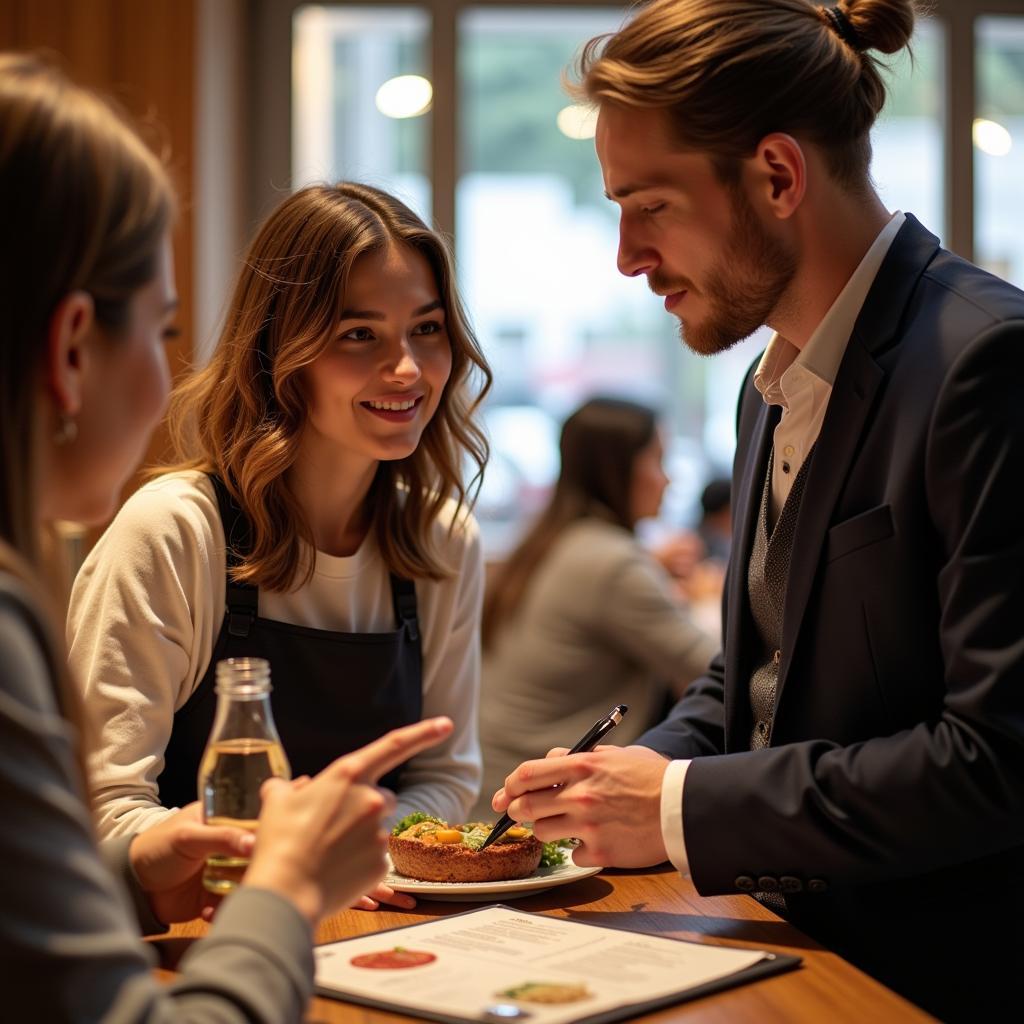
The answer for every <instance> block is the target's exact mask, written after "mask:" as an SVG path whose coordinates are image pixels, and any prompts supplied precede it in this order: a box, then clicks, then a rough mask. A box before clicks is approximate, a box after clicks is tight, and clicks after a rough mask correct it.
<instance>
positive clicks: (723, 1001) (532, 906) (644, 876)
mask: <svg viewBox="0 0 1024 1024" xmlns="http://www.w3.org/2000/svg"><path fill="white" fill-rule="evenodd" d="M514 905H515V906H516V907H519V908H521V909H523V910H529V911H533V912H537V913H544V914H551V915H552V916H554V917H565V918H569V919H570V920H573V921H582V922H583V923H584V924H601V925H612V926H614V927H616V928H622V929H625V930H628V931H637V932H647V933H649V934H653V935H666V936H672V937H674V938H680V939H690V940H693V941H697V942H709V943H718V944H726V945H735V946H749V947H754V948H758V949H770V950H774V951H777V952H784V953H795V954H796V955H798V956H800V957H802V958H803V964H802V966H800V967H798V968H797V969H796V970H793V971H789V972H787V973H785V974H781V975H778V976H776V977H770V978H767V979H765V980H763V981H758V982H754V983H752V984H749V985H742V986H740V987H738V988H734V989H730V990H728V991H726V992H720V993H717V994H715V995H712V996H707V997H705V998H702V999H697V1000H694V1001H692V1002H688V1003H680V1004H679V1005H677V1006H673V1007H670V1008H668V1009H666V1010H660V1011H659V1012H657V1013H653V1014H648V1015H646V1016H645V1017H643V1018H641V1019H642V1020H643V1021H644V1024H668V1022H670V1021H671V1022H673V1024H675V1022H676V1021H685V1022H699V1024H726V1022H728V1024H735V1022H737V1021H739V1022H746V1021H749V1022H752V1024H753V1022H756V1024H774V1022H779V1024H782V1022H785V1024H799V1022H806V1024H822V1022H826V1021H827V1022H829V1024H836V1022H842V1021H850V1022H853V1021H856V1022H858V1024H863V1022H864V1021H872V1022H876V1021H877V1022H885V1024H900V1022H904V1021H907V1022H909V1021H918V1022H920V1021H930V1020H932V1019H933V1018H931V1017H929V1016H928V1015H927V1014H925V1013H924V1012H922V1011H921V1010H918V1009H917V1008H916V1007H914V1006H913V1005H911V1004H910V1003H908V1002H906V1000H904V999H902V998H901V997H900V996H898V995H896V994H895V993H894V992H891V991H890V990H889V989H887V988H885V987H884V986H882V985H880V984H879V983H878V982H877V981H874V980H873V979H872V978H869V977H868V976H867V975H866V974H863V973H862V972H861V971H858V970H857V969H856V968H855V967H853V966H851V965H850V964H849V963H847V962H846V961H845V960H842V959H841V958H840V957H838V956H836V955H835V954H834V953H829V952H827V951H826V950H824V949H822V948H821V947H820V946H818V945H816V944H815V943H814V942H812V941H811V940H810V939H809V938H807V936H805V935H803V934H802V933H801V932H799V931H797V930H796V929H795V928H794V927H792V926H791V925H789V924H787V923H786V922H785V921H783V920H782V919H780V918H778V917H776V916H775V915H774V914H772V913H771V911H769V910H767V909H766V908H765V907H762V906H761V904H759V903H758V902H757V901H756V900H753V899H751V898H750V897H748V896H714V897H701V896H698V895H697V893H696V892H695V890H694V888H693V885H692V884H691V883H690V882H689V881H688V880H687V879H684V878H682V877H681V876H680V875H679V874H678V873H677V872H676V871H675V870H673V869H672V868H670V867H669V866H667V865H666V866H664V867H661V868H654V869H652V870H650V871H619V870H606V871H603V872H601V874H599V875H595V876H593V877H591V878H586V879H582V880H581V881H579V882H574V883H572V884H571V885H566V886H562V887H560V888H556V889H550V890H548V891H547V892H543V893H539V894H538V895H535V896H528V897H526V898H523V899H517V900H515V902H514ZM476 906H483V904H475V903H442V902H439V901H427V900H422V901H420V904H419V906H417V907H416V909H415V910H412V911H390V910H379V911H373V912H370V911H360V910H348V911H345V912H344V913H341V914H337V915H335V916H334V917H332V918H330V919H329V920H327V921H326V922H324V924H323V925H322V926H321V928H320V930H319V931H318V933H317V941H318V942H330V941H333V940H336V939H342V938H347V937H350V936H353V935H365V934H369V933H371V932H375V931H380V930H381V929H384V928H394V927H397V926H399V925H403V924H413V923H415V922H417V921H426V920H431V919H432V918H436V917H441V916H444V915H447V914H455V913H459V912H461V911H464V910H469V909H472V908H473V907H476ZM205 930H206V926H205V925H204V924H203V923H202V922H201V921H194V922H190V923H188V924H186V925H178V926H176V927H175V929H174V931H173V933H172V936H175V937H178V938H181V937H192V936H197V935H202V934H203V933H204V932H205ZM163 944H169V947H175V946H177V947H178V948H179V949H180V943H176V942H175V939H174V938H172V939H171V940H166V939H164V940H158V941H157V945H158V946H160V945H163ZM162 973H165V972H162ZM411 1019H412V1018H409V1017H405V1016H402V1015H399V1014H392V1013H385V1012H383V1011H380V1010H372V1009H367V1008H365V1007H361V1006H355V1005H351V1004H348V1003H342V1002H337V1001H334V1000H329V999H319V998H317V999H314V1000H313V1001H312V1003H311V1004H310V1008H309V1013H308V1017H307V1020H308V1021H310V1022H316V1024H399V1022H405V1024H408V1022H409V1021H410V1020H411Z"/></svg>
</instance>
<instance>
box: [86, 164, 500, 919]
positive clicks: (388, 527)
mask: <svg viewBox="0 0 1024 1024" xmlns="http://www.w3.org/2000/svg"><path fill="white" fill-rule="evenodd" d="M489 381H490V372H489V370H488V368H487V365H486V363H485V361H484V358H483V355H482V354H481V352H480V349H479V347H478V345H477V342H476V340H475V338H474V337H473V335H472V333H471V331H470V329H469V326H468V324H467V321H466V318H465V315H464V313H463V312H462V309H461V306H460V303H459V300H458V297H457V295H456V293H455V290H454V272H453V267H452V261H451V257H450V255H449V253H448V250H447V248H446V246H445V244H444V242H443V241H442V240H441V239H440V237H439V236H438V235H437V234H435V233H434V232H432V231H430V230H429V229H428V228H427V227H426V225H425V224H424V223H423V222H422V221H421V220H420V219H419V218H418V217H417V216H416V215H415V214H414V213H413V212H412V211H411V210H409V209H408V208H407V207H406V206H404V205H403V204H402V203H401V202H399V201H398V200H397V199H395V198H393V197H392V196H390V195H387V194H386V193H383V192H380V191H378V190H376V189H373V188H369V187H366V186H362V185H355V184H349V183H342V184H338V185H335V186H313V187H310V188H306V189H303V190H302V191H300V192H298V193H296V194H295V195H293V196H291V197H290V198H288V199H286V200H285V201H284V202H283V203H282V204H281V205H280V206H279V207H278V208H277V209H276V210H275V211H274V212H273V213H272V214H271V216H270V217H269V219H268V220H267V221H266V223H265V224H264V225H263V227H262V228H261V229H260V231H259V232H258V234H257V236H256V238H255V240H254V241H253V243H252V245H251V247H250V249H249V251H248V253H247V254H246V257H245V259H244V262H243V266H242V271H241V274H240V277H239V280H238V283H237V286H236V289H235V293H234V297H233V299H232V302H231V304H230V307H229V309H228V312H227V317H226V321H225V326H224V329H223V332H222V334H221V338H220V342H219V344H218V347H217V350H216V352H215V353H214V355H213V358H212V359H211V361H210V363H209V364H208V365H207V366H206V367H205V368H204V369H202V370H201V371H199V372H198V373H196V374H195V375H193V376H192V377H191V378H190V379H188V380H187V381H186V382H185V383H184V384H183V385H182V386H181V387H180V388H179V389H178V390H177V392H176V394H175V395H174V396H173V397H172V406H171V428H172V436H173V438H174V442H175V446H176V455H177V460H178V461H177V462H176V463H174V464H173V465H171V466H168V467H165V468H164V470H163V471H162V472H161V473H160V474H159V475H158V476H156V477H155V478H154V479H152V480H151V481H150V482H149V483H148V484H147V485H146V486H144V487H143V488H141V489H140V490H139V491H137V492H136V493H135V494H134V495H133V496H132V497H131V498H130V499H129V500H128V502H127V503H126V504H125V505H124V507H123V508H122V509H121V511H120V513H119V514H118V516H117V517H116V518H115V520H114V521H113V523H112V524H111V526H110V527H109V528H108V530H107V531H106V533H105V534H104V535H103V537H102V538H101V540H100V541H99V543H98V544H97V545H96V547H95V548H94V549H93V551H92V552H91V554H90V556H89V558H88V559H87V560H86V562H85V565H84V566H83V568H82V570H81V572H80V573H79V576H78V578H77V580H76V582H75V587H74V592H73V595H72V601H71V610H70V616H69V626H68V629H69V637H70V640H71V663H72V666H73V667H74V669H75V671H76V672H77V673H78V675H79V678H81V679H83V680H84V684H85V695H86V706H87V707H88V708H89V713H90V718H91V719H92V722H93V724H94V727H95V729H96V732H97V737H98V743H97V747H96V752H95V754H94V756H93V758H92V762H91V767H92V785H93V799H94V801H95V804H96V809H97V814H98V828H99V830H100V833H101V835H119V834H122V833H124V832H127V831H135V830H138V829H141V828H145V827H147V826H148V825H151V824H152V823H154V822H156V821H159V820H160V819H161V818H162V817H163V816H164V815H166V814H167V813H168V809H169V808H172V807H177V806H181V805H182V804H183V803H186V802H188V801H190V800H193V799H195V794H196V776H197V773H198V768H199V761H200V757H201V754H202V751H203V748H204V746H205V743H206V739H207V736H208V734H209V731H210V726H211V724H212V721H213V713H214V707H215V703H216V700H215V695H214V688H213V677H214V671H215V667H216V663H217V661H219V660H220V659H221V658H228V657H239V656H243V655H249V656H258V657H263V658H267V659H268V660H269V662H270V665H271V676H272V684H273V693H272V698H271V699H272V703H273V709H274V717H275V720H276V722H277V726H278V731H279V732H280V734H281V739H282V742H283V744H284V748H285V751H286V753H287V755H288V757H289V759H290V762H291V766H292V771H293V774H295V775H299V774H313V773H315V772H317V771H319V770H320V769H321V768H322V767H324V766H325V765H326V764H328V763H329V762H330V761H331V760H333V759H334V758H335V757H337V756H338V755H340V754H344V753H347V752H348V751H350V750H353V749H355V748H357V747H359V746H361V745H363V744H364V743H366V742H367V741H369V740H370V739H372V738H374V737H376V736H379V735H380V734H381V733H382V732H385V731H387V730H388V729H391V728H395V727H397V726H400V725H404V724H407V723H410V722H415V721H418V720H419V719H420V718H422V717H429V716H432V715H435V714H441V713H444V714H449V715H450V716H451V717H452V718H453V719H454V720H455V730H454V732H453V733H452V735H451V736H450V737H449V739H448V740H447V742H445V743H442V744H440V745H438V746H437V747H435V748H433V749H431V750H429V751H426V752H424V753H422V754H420V755H419V756H417V757H415V758H413V759H412V760H411V761H409V762H408V763H407V764H405V765H403V766H401V767H400V768H399V769H396V770H395V771H394V772H392V773H391V774H389V776H387V778H386V779H385V780H383V781H384V784H385V785H387V786H389V787H390V788H392V789H394V790H395V791H396V793H397V796H398V806H397V809H396V811H395V816H396V817H400V816H402V815H404V814H407V813H409V812H410V811H412V810H424V811H427V812H429V813H432V814H436V815H437V816H439V817H443V818H447V819H449V820H458V819H460V818H461V817H462V816H463V814H464V813H465V812H466V810H467V809H468V808H469V807H470V805H471V804H472V803H473V801H474V799H475V797H476V793H477V789H478V786H479V775H480V757H479V750H478V744H477V736H476V706H477V690H478V675H479V651H478V639H477V636H478V626H479V609H480V601H481V589H482V562H481V554H480V546H479V539H478V533H477V527H476V524H475V521H474V520H473V518H472V517H471V515H470V514H469V512H468V509H467V502H468V494H467V487H466V485H465V484H464V482H463V470H464V466H465V465H467V464H470V463H475V464H476V466H477V467H482V466H483V463H484V460H485V458H486V443H485V441H484V438H483V436H482V434H481V433H480V431H479V430H478V428H477V427H476V426H475V424H474V421H473V414H474V412H475V410H476V408H477V405H478V404H479V401H480V397H481V396H482V393H483V392H484V391H485V390H486V387H487V386H488V384H489ZM379 891H380V890H379ZM384 895H385V896H386V897H388V898H390V893H388V892H386V891H385V892H384ZM399 902H404V900H399ZM364 905H371V904H370V903H365V904H364Z"/></svg>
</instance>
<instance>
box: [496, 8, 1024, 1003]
mask: <svg viewBox="0 0 1024 1024" xmlns="http://www.w3.org/2000/svg"><path fill="white" fill-rule="evenodd" d="M912 27H913V9H912V4H911V3H910V0H906V2H905V3H904V2H899V0H856V2H853V0H848V2H846V3H844V4H841V5H840V6H839V7H838V8H834V9H829V10H825V9H823V8H815V7H812V6H811V5H810V4H807V3H804V2H803V0H655V2H653V3H652V4H650V5H648V6H646V7H644V8H642V9H640V11H639V13H638V14H637V15H636V17H635V18H634V20H633V21H632V22H631V23H629V24H628V25H626V26H625V27H624V28H623V29H622V30H621V31H620V32H618V33H616V34H615V35H614V36H612V37H610V39H608V40H606V41H604V44H603V47H604V48H603V50H602V49H601V47H600V46H598V45H597V44H596V43H595V44H592V45H591V47H590V48H589V49H588V50H587V51H586V52H585V55H584V57H583V60H582V64H581V75H582V86H581V89H582V91H583V92H584V93H585V94H586V96H587V97H588V98H589V99H591V100H592V101H595V102H596V103H597V104H598V105H599V107H600V115H599V120H598V134H597V151H598V156H599V159H600V161H601V165H602V170H603V173H604V179H605V185H606V189H607V192H608V195H609V198H610V199H612V200H613V201H615V202H616V203H617V204H618V205H619V207H620V211H621V213H620V216H621V221H620V247H619V268H620V270H622V272H623V273H626V274H630V275H640V274H643V275H644V276H645V277H646V278H647V280H648V283H649V285H650V286H651V288H652V290H654V291H655V292H657V293H658V294H660V295H662V296H664V297H665V305H666V308H667V309H668V310H669V311H670V312H671V313H673V314H674V315H675V316H677V317H678V318H679V320H680V322H681V333H682V336H683V339H684V341H685V342H686V343H687V344H688V345H689V346H690V347H692V348H694V349H695V350H697V351H700V352H702V353H705V354H713V353H715V352H718V351H721V350H723V349H725V348H727V347H729V346H730V345H732V344H734V343H735V342H736V341H738V340H739V339H740V338H742V337H745V336H746V335H749V334H750V333H751V332H752V331H753V330H754V329H755V328H756V327H758V326H759V325H760V324H762V323H767V324H769V325H770V326H771V327H772V328H774V329H775V331H776V334H775V336H774V337H773V338H772V340H771V342H770V343H769V345H768V348H767V350H766V351H765V354H764V356H763V357H762V358H761V359H760V361H759V362H758V364H757V365H756V367H754V368H752V370H751V373H750V375H749V377H748V379H747V381H746V384H745V386H744V389H743V393H742V396H741V400H740V406H739V419H738V445H737V451H736V461H735V467H734V475H733V487H732V492H733V539H732V556H731V564H730V569H729V573H728V579H727V584H726V594H725V599H724V607H723V629H724V651H723V653H722V654H721V655H720V656H719V657H718V658H716V659H715V660H714V661H713V663H712V664H711V666H710V668H709V670H708V673H707V675H706V676H704V677H703V678H701V679H700V680H698V681H697V682H696V683H695V684H694V685H693V686H692V687H691V688H690V690H689V691H688V692H687V694H686V695H685V696H684V697H683V699H682V700H681V701H680V702H679V703H678V705H677V706H676V707H675V708H674V710H673V711H672V713H671V714H670V715H669V717H668V719H667V720H666V721H665V722H664V723H662V724H661V725H660V726H658V727H656V728H655V729H653V730H651V731H650V732H649V733H647V734H646V735H645V736H644V737H642V738H641V740H640V741H639V742H640V744H641V746H637V747H629V748H626V749H623V750H620V749H615V748H604V749H599V750H598V751H595V752H594V753H592V754H585V755H577V756H573V757H563V756H560V752H553V756H550V757H549V758H548V759H547V760H544V761H531V762H527V763H525V764H524V765H521V766H520V767H519V768H518V769H517V770H516V771H515V772H513V773H512V775H510V776H509V778H508V780H507V781H506V785H505V787H504V788H503V789H502V790H499V791H498V793H497V794H496V795H495V800H494V808H495V809H496V810H498V811H501V810H505V809H506V808H507V809H508V810H509V812H510V813H511V814H512V815H513V817H515V818H517V819H519V820H532V821H534V822H535V831H536V833H537V835H538V836H540V837H541V838H542V839H554V838H556V837H559V836H565V835H572V836H578V837H580V838H581V839H582V840H583V845H582V846H581V848H580V849H579V850H578V851H577V852H576V856H575V859H576V861H577V863H583V864H606V865H617V866H624V867H628V866H640V865H647V864H653V863H658V862H660V861H662V860H664V859H666V858H668V859H670V860H671V861H672V862H673V864H675V865H676V866H677V867H678V868H679V869H680V870H681V871H684V872H688V873H689V874H690V875H691V876H692V879H693V882H694V884H695V885H696V887H697V889H698V891H699V892H701V893H704V894H707V895H711V894H717V893H730V892H749V893H752V894H754V895H755V896H756V897H757V898H759V899H760V900H762V901H763V902H764V903H765V904H767V905H768V906H770V907H772V908H773V909H775V910H776V911H778V912H779V913H781V914H783V915H784V916H786V917H787V918H789V919H790V920H792V921H793V922H794V923H795V924H797V925H798V926H799V927H801V928H803V929H804V930H805V931H807V932H808V933H810V934H811V935H812V936H814V937H816V938H817V939H819V940H820V941H821V942H823V943H824V944H826V945H827V946H829V947H830V948H833V949H835V950H836V951H837V952H839V953H841V954H842V955H844V956H846V957H847V958H849V959H850V960H852V961H853V962H854V963H856V964H858V965H860V966H861V967H863V968H864V969H865V970H867V971H869V972H870V973H872V974H874V975H875V976H876V977H878V978H880V979H881V980H883V981H884V982H886V983H887V984H889V985H891V986H892V987H893V988H895V989H897V990H898V991H900V992H902V993H904V994H905V995H907V996H908V997H909V998H911V999H913V1000H914V1001H916V1002H918V1003H919V1004H920V1005H922V1006H924V1007H926V1008H928V1009H930V1010H931V1011H932V1012H934V1013H937V1014H939V1015H940V1016H942V1017H944V1018H946V1019H965V1020H967V1019H971V1020H985V1019H995V1018H996V1017H998V1016H1000V1015H1001V1013H1002V1012H1003V1011H1005V1010H1007V1009H1008V1003H1007V1000H1008V999H1009V998H1010V997H1011V995H1012V991H1013V990H1012V986H1013V982H1015V980H1016V979H1015V976H1014V974H1013V970H1014V969H1015V968H1016V966H1017V963H1018V962H1019V960H1020V955H1019V952H1020V950H1021V948H1022V942H1021V939H1020V938H1019V935H1020V931H1021V929H1022V928H1024V525H1022V522H1024V517H1022V516H1021V513H1020V511H1019V509H1018V506H1017V502H1018V501H1020V500H1021V499H1020V484H1021V481H1022V480H1024V386H1022V384H1024V294H1022V293H1021V292H1019V291H1018V290H1016V289H1015V288H1013V287H1011V286H1010V285H1008V284H1006V283H1005V282H1002V281H1000V280H998V279H996V278H994V277H992V276H990V275H988V274H986V273H984V272H983V271H981V270H979V269H978V268H976V267H974V266H972V265H971V264H969V263H967V262H965V261H963V260H961V259H958V258H957V257H956V256H953V255H951V254H950V253H948V252H945V251H943V250H942V249H941V248H940V246H939V243H938V240H937V239H936V238H935V237H934V236H933V235H932V234H930V233H929V232H928V231H927V230H925V228H923V227H922V226H921V225H920V224H919V223H918V222H917V221H916V220H914V219H913V218H912V217H910V216H909V215H908V216H905V215H903V214H902V213H896V214H892V213H890V212H888V211H886V209H885V208H884V206H883V205H882V203H881V201H880V200H879V198H878V196H877V194H876V193H875V191H874V189H873V187H872V184H871V181H870V178H869V176H868V168H869V164H870V143H869V129H870V127H871V125H872V123H873V121H874V118H875V115H876V114H877V113H878V111H879V109H880V108H881V106H882V103H883V101H884V98H885V88H884V85H883V83H882V81H881V79H880V77H879V74H878V69H877V66H876V64H875V61H874V58H873V57H872V56H871V52H872V51H873V50H883V51H885V52H888V53H892V52H896V51H897V50H899V49H901V48H902V47H903V46H905V45H906V44H907V42H908V40H909V37H910V34H911V31H912ZM553 787H557V788H553ZM1007 925H1009V926H1010V927H1009V929H1008V928H1006V927H1005V926H1007ZM1010 929H1012V931H1011V930H1010ZM1015 961H1016V962H1015Z"/></svg>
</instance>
